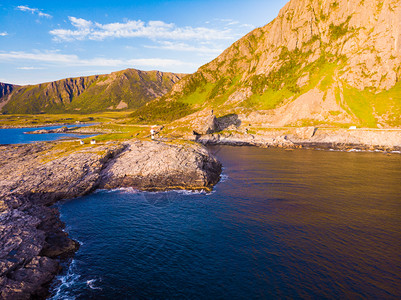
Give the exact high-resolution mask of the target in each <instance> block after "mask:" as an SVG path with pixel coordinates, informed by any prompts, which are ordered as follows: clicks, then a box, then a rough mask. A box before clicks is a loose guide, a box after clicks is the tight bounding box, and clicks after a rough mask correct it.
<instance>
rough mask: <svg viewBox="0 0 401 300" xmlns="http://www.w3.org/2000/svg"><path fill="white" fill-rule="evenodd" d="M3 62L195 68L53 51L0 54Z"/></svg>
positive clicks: (178, 63) (160, 61)
mask: <svg viewBox="0 0 401 300" xmlns="http://www.w3.org/2000/svg"><path fill="white" fill-rule="evenodd" d="M5 61H14V62H15V61H30V62H42V63H48V64H53V65H57V66H64V67H75V66H80V67H93V66H95V67H127V66H132V67H151V68H155V69H160V68H166V67H177V66H185V67H192V68H194V67H196V65H195V64H192V63H187V62H183V61H180V60H175V59H163V58H141V59H128V60H124V59H109V58H103V57H97V58H91V59H81V58H79V57H78V56H77V55H70V54H60V53H58V52H55V51H48V52H33V53H28V52H23V51H12V52H0V62H5ZM20 69H22V70H30V67H22V68H20Z"/></svg>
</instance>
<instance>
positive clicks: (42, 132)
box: [24, 126, 79, 134]
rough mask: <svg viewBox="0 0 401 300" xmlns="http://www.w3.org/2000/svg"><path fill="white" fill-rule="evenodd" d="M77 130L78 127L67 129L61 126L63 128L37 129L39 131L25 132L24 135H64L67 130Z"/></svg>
mask: <svg viewBox="0 0 401 300" xmlns="http://www.w3.org/2000/svg"><path fill="white" fill-rule="evenodd" d="M77 128H79V127H72V128H68V127H67V126H63V127H60V128H56V129H39V130H35V131H27V132H24V133H25V134H46V133H66V132H68V131H69V130H74V129H77Z"/></svg>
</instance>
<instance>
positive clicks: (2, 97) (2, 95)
mask: <svg viewBox="0 0 401 300" xmlns="http://www.w3.org/2000/svg"><path fill="white" fill-rule="evenodd" d="M17 87H18V86H16V85H12V84H8V83H2V82H0V111H1V108H2V107H3V106H4V105H6V104H7V101H8V95H10V94H11V92H12V91H13V90H14V89H15V88H17Z"/></svg>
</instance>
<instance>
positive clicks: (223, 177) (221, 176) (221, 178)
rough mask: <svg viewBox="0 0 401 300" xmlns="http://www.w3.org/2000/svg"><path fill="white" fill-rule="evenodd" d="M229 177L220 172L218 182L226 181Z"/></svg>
mask: <svg viewBox="0 0 401 300" xmlns="http://www.w3.org/2000/svg"><path fill="white" fill-rule="evenodd" d="M229 178H230V177H228V175H226V174H221V175H220V182H226V181H227V180H228V179H229Z"/></svg>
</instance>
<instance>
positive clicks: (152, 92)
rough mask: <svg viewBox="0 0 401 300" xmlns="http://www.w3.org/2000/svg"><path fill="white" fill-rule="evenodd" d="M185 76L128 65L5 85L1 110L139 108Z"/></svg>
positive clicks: (85, 110)
mask: <svg viewBox="0 0 401 300" xmlns="http://www.w3.org/2000/svg"><path fill="white" fill-rule="evenodd" d="M182 77H183V74H174V73H163V72H159V71H149V72H145V71H139V70H135V69H127V70H123V71H119V72H113V73H111V74H107V75H95V76H88V77H77V78H68V79H63V80H58V81H53V82H48V83H42V84H37V85H27V86H20V87H18V86H11V87H8V88H7V87H4V91H6V92H7V93H6V92H4V93H3V94H0V95H1V97H0V105H1V103H3V107H2V110H1V111H2V113H7V114H12V113H24V114H35V113H43V112H46V113H62V112H80V113H81V112H82V113H90V112H98V111H106V110H115V109H125V108H131V109H132V108H138V107H140V106H142V105H144V104H145V103H147V102H148V101H150V100H153V99H155V98H156V97H160V96H162V95H164V94H166V93H167V92H168V91H169V90H170V89H171V87H172V86H173V85H174V83H176V82H178V81H179V80H180V79H181V78H182ZM2 86H3V85H1V87H2ZM5 86H10V85H5ZM13 87H14V89H13ZM2 90H3V88H2Z"/></svg>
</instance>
